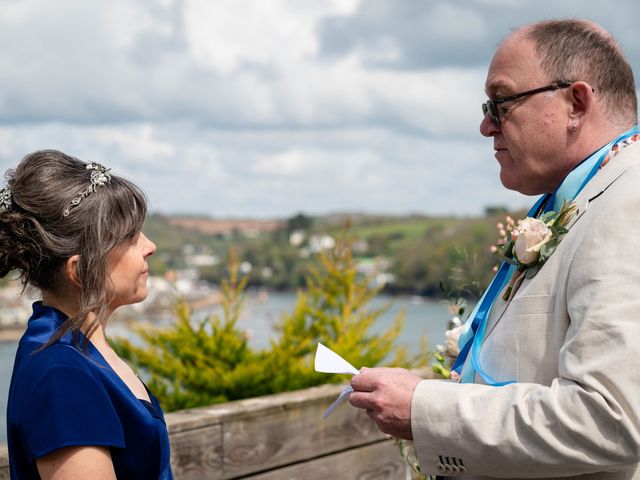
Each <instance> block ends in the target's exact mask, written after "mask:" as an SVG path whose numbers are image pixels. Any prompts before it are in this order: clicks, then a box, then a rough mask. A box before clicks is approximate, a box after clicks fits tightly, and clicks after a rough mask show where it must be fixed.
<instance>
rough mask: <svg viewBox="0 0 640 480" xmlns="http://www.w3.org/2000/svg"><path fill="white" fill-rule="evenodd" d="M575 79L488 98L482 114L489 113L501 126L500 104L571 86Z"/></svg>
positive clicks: (497, 124) (496, 123) (497, 125)
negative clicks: (505, 95) (496, 97)
mask: <svg viewBox="0 0 640 480" xmlns="http://www.w3.org/2000/svg"><path fill="white" fill-rule="evenodd" d="M574 83H575V82H574V81H569V80H561V81H558V82H554V83H552V84H551V85H546V86H544V87H538V88H534V89H533V90H527V91H526V92H520V93H516V94H515V95H509V96H508V97H503V98H499V99H497V100H487V101H486V102H485V103H483V104H482V114H483V115H484V116H485V117H486V116H487V115H489V119H491V121H492V122H493V123H494V124H495V125H496V127H498V128H500V123H501V122H500V111H499V110H498V105H499V104H501V103H505V102H511V101H513V100H517V99H518V98H523V97H528V96H529V95H535V94H536V93H542V92H548V91H551V90H559V89H561V88H569V87H570V86H571V85H573V84H574Z"/></svg>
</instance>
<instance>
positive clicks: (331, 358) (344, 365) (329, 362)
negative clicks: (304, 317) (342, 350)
mask: <svg viewBox="0 0 640 480" xmlns="http://www.w3.org/2000/svg"><path fill="white" fill-rule="evenodd" d="M315 369H316V372H323V373H347V374H350V375H357V374H358V373H360V372H359V371H358V369H357V368H356V367H354V366H353V365H351V364H350V363H349V362H347V361H346V360H345V359H344V358H342V357H341V356H340V355H338V354H337V353H335V352H334V351H332V350H330V349H328V348H327V347H325V346H324V345H322V344H321V343H318V349H317V350H316V361H315Z"/></svg>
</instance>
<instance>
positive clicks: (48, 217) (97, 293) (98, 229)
mask: <svg viewBox="0 0 640 480" xmlns="http://www.w3.org/2000/svg"><path fill="white" fill-rule="evenodd" d="M91 173H92V170H89V169H87V164H86V163H85V162H82V161H80V160H78V159H77V158H74V157H71V156H69V155H66V154H64V153H62V152H59V151H57V150H41V151H37V152H34V153H31V154H29V155H27V156H26V157H24V159H23V160H22V161H21V162H20V164H19V165H18V166H17V167H16V168H15V169H14V170H9V171H7V173H6V175H5V176H6V180H7V189H8V191H10V195H11V197H10V202H11V205H10V207H8V208H4V209H3V210H0V278H3V277H5V276H6V275H7V274H8V273H9V272H11V271H14V270H17V271H18V272H19V274H20V278H21V280H22V283H23V285H24V286H25V287H26V286H28V285H30V286H33V287H36V288H38V289H40V290H44V291H56V290H57V289H59V288H60V287H61V286H62V285H63V282H68V281H69V280H68V279H67V278H66V276H65V272H64V265H65V262H66V261H67V260H68V259H69V258H70V257H72V256H73V255H79V262H78V267H77V272H76V274H77V275H76V276H77V283H78V287H79V289H80V299H79V301H80V305H79V311H78V313H77V314H75V315H74V316H73V317H71V318H69V319H68V320H67V321H66V322H65V323H64V324H63V325H62V327H61V328H60V329H59V330H58V331H57V332H56V333H55V335H54V336H53V337H52V338H51V339H50V340H49V342H47V343H46V345H49V344H51V343H53V342H55V341H56V340H58V339H59V338H61V337H62V336H63V335H65V334H66V333H67V332H69V331H71V332H73V335H74V339H75V340H76V341H77V339H78V338H79V335H78V334H79V332H80V331H81V327H83V325H84V324H85V321H86V319H87V315H88V314H89V313H90V312H93V313H94V314H95V320H94V321H93V322H92V323H91V324H90V325H88V326H87V327H86V328H87V330H86V332H85V334H86V337H87V338H88V337H90V336H91V334H92V333H93V332H94V331H95V329H96V328H97V327H98V325H99V323H100V321H102V320H103V319H104V317H105V316H106V314H107V310H108V306H109V303H110V302H111V300H112V299H113V295H114V293H113V288H112V286H111V282H110V280H109V276H108V271H107V254H108V253H109V252H110V251H111V250H112V249H113V248H114V247H117V246H119V245H121V244H123V243H125V242H128V241H133V240H135V238H136V237H137V235H138V234H139V233H140V231H141V229H142V224H143V222H144V219H145V216H146V213H147V202H146V198H145V195H144V193H143V192H142V191H141V190H140V189H139V188H138V187H137V186H135V185H134V184H133V183H131V182H129V181H128V180H125V179H124V178H121V177H118V176H116V175H110V177H111V178H110V180H109V181H108V182H106V183H103V184H101V185H99V186H96V188H95V189H94V191H93V192H92V193H90V194H88V195H86V196H83V197H82V198H81V201H80V202H79V203H78V204H77V205H75V206H73V208H71V209H69V210H68V211H67V212H66V213H67V214H66V215H65V210H67V209H68V208H69V205H70V204H71V202H72V201H73V200H74V199H77V197H78V196H79V195H81V194H82V193H83V192H86V190H87V188H88V187H90V186H91V185H92V181H91Z"/></svg>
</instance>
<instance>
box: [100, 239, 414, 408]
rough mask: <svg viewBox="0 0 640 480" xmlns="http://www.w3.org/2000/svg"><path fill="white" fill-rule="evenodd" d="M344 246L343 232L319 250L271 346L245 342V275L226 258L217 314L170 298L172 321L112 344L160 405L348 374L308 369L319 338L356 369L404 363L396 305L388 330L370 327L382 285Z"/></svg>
mask: <svg viewBox="0 0 640 480" xmlns="http://www.w3.org/2000/svg"><path fill="white" fill-rule="evenodd" d="M351 245H352V241H351V240H350V239H348V238H345V239H343V240H341V241H339V242H337V244H336V247H334V249H333V250H331V251H329V252H327V253H323V254H320V267H318V268H314V269H311V270H309V271H308V273H307V275H306V288H305V289H303V290H300V291H299V292H298V294H297V301H296V305H295V307H294V309H293V311H292V312H290V313H287V314H285V315H283V317H282V318H281V319H280V321H278V322H277V325H276V331H275V335H274V337H273V338H272V340H271V342H270V346H269V348H266V349H260V350H257V349H253V348H251V346H250V345H249V344H248V340H247V337H246V335H245V333H244V332H243V331H242V330H241V329H240V328H239V327H238V326H237V321H238V318H239V315H240V312H241V310H242V304H243V298H244V292H245V287H246V283H247V280H248V278H247V277H242V278H241V277H240V275H239V271H238V270H239V269H238V266H239V262H238V260H237V259H235V258H234V257H233V256H231V260H230V264H229V275H228V278H226V279H224V280H223V282H222V283H221V285H220V294H221V305H220V306H221V309H220V310H221V312H220V313H216V314H213V315H211V316H208V317H206V318H204V319H203V320H200V321H195V320H194V319H193V318H192V312H191V311H190V309H189V307H188V305H187V303H186V302H185V301H184V300H177V301H176V306H175V313H176V321H175V323H174V324H173V325H172V326H171V327H164V328H160V327H151V328H149V327H146V328H143V327H138V328H136V333H137V334H138V335H139V337H140V338H141V340H142V345H135V344H133V343H132V342H131V341H129V340H127V339H124V338H118V339H115V340H113V341H112V344H113V346H114V348H115V349H116V351H117V352H118V354H119V355H121V356H122V357H123V358H125V359H126V360H128V361H129V362H130V364H131V365H132V366H133V367H134V369H137V370H138V371H139V373H140V374H141V375H142V376H143V377H144V378H145V379H146V380H147V383H148V385H149V388H150V389H151V390H152V391H153V392H154V394H155V395H156V397H157V398H158V400H159V401H160V403H161V404H162V407H163V408H164V409H165V410H166V411H173V410H178V409H184V408H192V407H197V406H204V405H210V404H214V403H221V402H225V401H229V400H238V399H242V398H249V397H254V396H259V395H267V394H271V393H278V392H284V391H290V390H297V389H302V388H307V387H311V386H314V385H319V384H323V383H331V382H337V381H344V380H346V378H345V377H344V376H341V375H329V374H323V373H317V372H315V371H314V369H313V358H314V354H315V350H316V345H317V343H318V342H321V343H323V344H324V345H326V346H327V347H329V348H331V349H332V350H334V351H335V352H336V353H338V354H340V355H341V356H343V357H344V358H346V359H348V360H349V362H350V363H352V364H353V365H355V366H356V367H360V366H368V367H374V366H379V365H381V364H383V363H386V364H388V365H393V366H410V365H409V360H407V354H406V349H405V347H402V346H399V345H396V344H395V341H396V339H397V337H398V335H399V334H400V332H401V330H402V327H403V321H404V313H403V312H400V313H398V314H397V315H396V317H395V320H394V322H393V325H392V326H391V327H390V328H389V329H388V330H386V331H384V332H382V333H373V332H372V329H371V327H372V325H373V324H374V322H375V321H376V320H377V319H378V318H379V317H380V315H382V314H383V313H384V312H385V311H386V310H387V309H388V308H390V306H391V305H390V304H387V305H385V306H383V307H380V308H372V307H371V306H370V305H369V304H370V302H371V300H373V298H375V296H376V295H377V294H378V293H379V288H376V287H372V286H371V281H370V280H371V279H369V278H367V277H365V276H363V275H361V274H359V273H358V271H357V266H356V262H355V260H354V258H353V256H352V250H351Z"/></svg>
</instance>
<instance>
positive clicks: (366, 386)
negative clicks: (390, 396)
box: [351, 368, 375, 392]
mask: <svg viewBox="0 0 640 480" xmlns="http://www.w3.org/2000/svg"><path fill="white" fill-rule="evenodd" d="M369 372H370V369H368V368H362V369H360V373H359V374H358V375H354V376H353V377H352V378H351V387H352V388H353V389H354V390H355V391H358V392H373V391H374V390H375V376H373V375H370V374H369Z"/></svg>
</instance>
